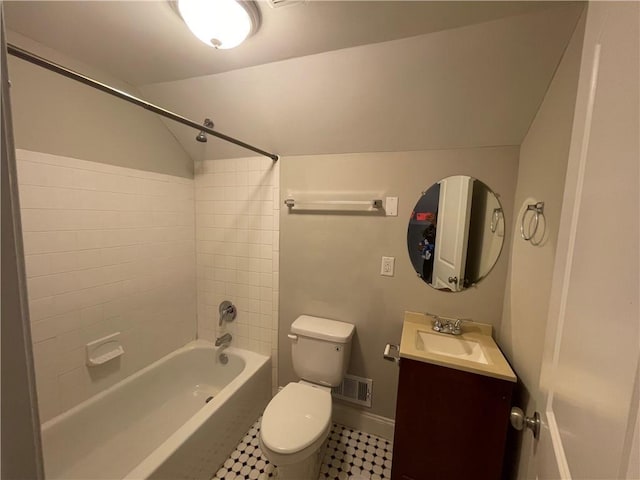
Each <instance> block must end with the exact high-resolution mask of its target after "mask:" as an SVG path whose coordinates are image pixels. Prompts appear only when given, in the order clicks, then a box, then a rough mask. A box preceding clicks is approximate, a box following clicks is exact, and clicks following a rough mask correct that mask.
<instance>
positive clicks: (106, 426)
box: [42, 340, 271, 479]
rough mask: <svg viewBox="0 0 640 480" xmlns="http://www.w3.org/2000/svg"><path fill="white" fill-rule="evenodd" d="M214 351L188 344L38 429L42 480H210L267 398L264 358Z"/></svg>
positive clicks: (200, 343) (268, 369)
mask: <svg viewBox="0 0 640 480" xmlns="http://www.w3.org/2000/svg"><path fill="white" fill-rule="evenodd" d="M217 350H218V349H216V348H215V347H214V346H213V344H211V343H209V342H205V341H202V340H196V341H194V342H191V343H189V344H187V345H186V346H185V347H183V348H180V349H179V350H176V351H175V352H172V353H171V354H169V355H167V356H166V357H164V358H161V359H160V360H158V361H157V362H155V363H153V364H151V365H149V366H148V367H146V368H144V369H143V370H141V371H139V372H137V373H135V374H134V375H132V376H130V377H128V378H127V379H125V380H123V381H121V382H119V383H117V384H116V385H114V386H112V387H111V388H109V389H108V390H105V391H104V392H101V393H100V394H98V395H96V396H95V397H92V398H90V399H89V400H87V401H85V402H83V403H81V404H80V405H78V406H76V407H74V408H72V409H71V410H69V411H67V412H65V413H63V414H61V415H59V416H57V417H55V418H53V419H51V420H50V421H48V422H46V423H45V424H43V425H42V444H43V450H44V461H45V476H46V478H47V479H73V478H76V479H100V478H104V479H121V478H125V479H134V478H136V479H138V478H162V479H182V478H184V479H200V478H206V479H209V478H211V477H212V476H213V475H214V474H215V472H216V471H217V469H218V468H219V467H220V466H221V465H222V463H223V462H224V461H225V460H226V458H227V456H228V455H229V454H230V453H231V452H232V451H233V449H234V447H235V446H236V445H237V443H238V442H239V441H240V439H241V438H242V437H243V436H244V435H245V433H246V432H247V430H248V429H249V427H250V426H251V424H252V423H253V422H254V421H255V420H256V419H257V418H258V416H259V415H260V414H261V413H262V411H263V410H264V408H265V406H266V405H267V403H268V402H269V400H270V398H271V360H270V359H269V358H268V357H266V356H264V355H259V354H257V353H253V352H248V351H245V350H240V349H237V348H227V349H225V353H226V354H227V355H228V357H229V362H228V363H227V364H226V365H223V364H222V363H220V361H219V360H218V355H217V354H216V352H217ZM210 397H213V398H211V399H209V398H210ZM207 399H209V401H207Z"/></svg>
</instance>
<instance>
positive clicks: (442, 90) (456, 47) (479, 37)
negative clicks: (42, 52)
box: [5, 0, 583, 159]
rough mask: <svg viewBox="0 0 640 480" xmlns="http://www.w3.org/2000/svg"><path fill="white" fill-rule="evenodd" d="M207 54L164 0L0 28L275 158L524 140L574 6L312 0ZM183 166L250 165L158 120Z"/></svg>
mask: <svg viewBox="0 0 640 480" xmlns="http://www.w3.org/2000/svg"><path fill="white" fill-rule="evenodd" d="M259 6H260V9H261V12H262V25H261V28H260V30H259V32H258V33H257V34H256V35H255V36H253V37H251V38H250V39H249V40H248V41H247V42H246V43H245V44H243V45H241V46H240V47H238V48H236V49H232V50H226V51H223V50H220V51H219V50H214V49H211V48H209V47H207V46H205V45H203V44H201V43H200V42H199V41H198V40H197V39H196V38H195V37H193V36H192V35H191V34H190V33H189V32H188V30H187V29H186V27H185V25H184V24H183V23H182V21H181V20H180V19H179V17H178V16H177V15H176V14H175V12H174V11H173V10H172V8H171V7H170V5H169V4H168V3H167V2H164V1H162V2H156V1H143V2H128V1H125V2H102V1H91V2H83V1H77V2H5V10H6V20H7V27H8V29H9V30H12V31H15V32H18V33H20V34H22V35H24V36H26V37H30V38H31V39H33V40H36V41H38V42H40V43H41V44H44V45H46V46H48V47H51V48H53V49H55V50H57V51H59V52H61V53H63V54H65V55H68V56H70V57H73V58H76V59H78V60H80V61H81V62H84V63H86V64H89V65H92V66H95V67H97V68H99V69H102V70H103V71H105V72H108V73H109V74H111V75H112V76H115V77H118V78H120V79H122V80H124V81H126V82H128V83H129V84H132V85H135V86H137V87H138V88H139V90H140V91H141V92H142V93H143V95H144V96H145V98H147V99H149V100H151V101H155V102H157V103H159V104H160V105H162V106H165V107H167V108H170V109H172V110H174V111H176V112H177V113H179V114H181V115H185V116H188V117H191V118H193V119H194V120H201V119H204V118H205V117H210V118H212V119H213V120H214V122H215V124H216V129H219V130H220V131H222V132H223V133H226V134H229V135H232V136H235V137H238V138H240V139H242V140H244V141H247V142H249V143H253V144H256V145H257V146H259V147H261V148H264V149H267V150H271V151H274V152H276V153H279V154H282V155H292V154H315V153H339V152H366V151H397V150H422V149H430V148H458V147H478V146H487V145H519V144H520V143H521V141H522V139H523V138H524V136H525V135H526V132H527V129H528V127H529V125H530V123H531V121H532V120H533V118H534V116H535V113H536V111H537V109H538V106H539V105H540V102H541V101H542V98H543V97H544V94H545V92H546V89H547V87H548V85H549V82H550V80H551V78H552V76H553V73H554V71H555V68H556V66H557V65H558V63H559V61H560V58H561V56H562V54H563V52H564V49H565V47H566V45H567V43H568V41H569V39H570V37H571V35H572V32H573V30H574V27H575V25H576V23H577V20H578V17H579V15H580V13H581V11H582V8H583V5H581V4H579V3H574V2H478V1H475V2H423V1H410V2H376V1H372V2H370V1H351V2H346V1H328V2H321V1H313V0H310V1H307V2H303V3H300V4H297V5H292V6H287V7H281V8H278V9H271V8H270V7H269V6H268V5H267V4H266V2H259ZM165 123H166V126H167V128H169V129H170V130H171V132H172V133H173V135H174V136H175V137H176V138H177V139H178V140H179V141H180V143H181V144H182V146H183V148H184V149H185V150H186V151H187V152H188V153H189V154H190V155H191V157H192V158H194V159H198V158H221V157H235V156H241V155H246V152H244V151H243V150H240V149H238V147H234V146H230V145H228V144H225V143H224V142H221V141H218V140H214V141H209V142H208V143H207V144H205V145H203V144H200V143H198V142H195V140H194V138H195V133H196V132H193V131H192V130H190V129H188V128H186V127H183V126H180V125H176V124H174V123H172V122H170V121H166V122H165Z"/></svg>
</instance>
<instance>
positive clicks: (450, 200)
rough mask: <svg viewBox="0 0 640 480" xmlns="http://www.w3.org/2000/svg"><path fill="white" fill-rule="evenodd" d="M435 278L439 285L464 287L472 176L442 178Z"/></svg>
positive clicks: (437, 285)
mask: <svg viewBox="0 0 640 480" xmlns="http://www.w3.org/2000/svg"><path fill="white" fill-rule="evenodd" d="M439 183H440V199H439V201H438V220H437V222H438V223H437V228H436V246H435V250H434V254H433V255H434V258H433V280H432V282H431V284H432V285H433V286H434V287H436V288H448V289H450V290H452V291H454V292H457V291H459V290H462V289H463V288H464V268H465V266H466V261H467V242H468V240H469V220H470V217H471V199H472V193H473V179H471V178H469V177H467V176H464V175H456V176H453V177H448V178H445V179H444V180H441V181H440V182H439Z"/></svg>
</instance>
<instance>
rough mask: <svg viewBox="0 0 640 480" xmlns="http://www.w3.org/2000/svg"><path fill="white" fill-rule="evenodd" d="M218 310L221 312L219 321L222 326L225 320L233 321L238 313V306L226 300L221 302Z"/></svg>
mask: <svg viewBox="0 0 640 480" xmlns="http://www.w3.org/2000/svg"><path fill="white" fill-rule="evenodd" d="M218 312H219V313H220V321H219V322H218V326H219V327H221V326H222V324H223V323H224V322H232V321H233V320H234V319H235V318H236V316H237V315H238V310H237V309H236V306H235V305H234V304H233V303H231V302H230V301H229V300H225V301H223V302H222V303H220V306H219V307H218Z"/></svg>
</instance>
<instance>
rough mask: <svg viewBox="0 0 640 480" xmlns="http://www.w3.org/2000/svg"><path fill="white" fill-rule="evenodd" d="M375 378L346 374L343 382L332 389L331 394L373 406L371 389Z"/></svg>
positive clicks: (352, 401)
mask: <svg viewBox="0 0 640 480" xmlns="http://www.w3.org/2000/svg"><path fill="white" fill-rule="evenodd" d="M372 387H373V380H371V379H370V378H363V377H356V376H355V375H348V374H347V375H345V376H344V380H342V383H341V384H340V385H338V386H337V387H333V388H332V389H331V394H332V395H333V396H334V397H335V398H339V399H340V400H345V401H347V402H351V403H357V404H358V405H363V406H365V407H371V390H372Z"/></svg>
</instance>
